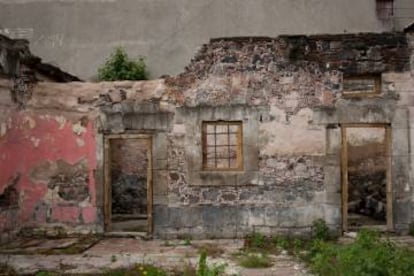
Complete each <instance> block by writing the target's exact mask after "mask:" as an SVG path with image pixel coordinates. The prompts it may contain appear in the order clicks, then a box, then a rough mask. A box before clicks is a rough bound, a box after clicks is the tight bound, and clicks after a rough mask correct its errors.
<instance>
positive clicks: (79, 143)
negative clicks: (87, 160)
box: [76, 137, 85, 147]
mask: <svg viewBox="0 0 414 276" xmlns="http://www.w3.org/2000/svg"><path fill="white" fill-rule="evenodd" d="M76 143H77V144H78V146H79V147H83V146H85V141H84V140H83V139H81V138H78V137H76Z"/></svg>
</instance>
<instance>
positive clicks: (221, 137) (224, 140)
mask: <svg viewBox="0 0 414 276" xmlns="http://www.w3.org/2000/svg"><path fill="white" fill-rule="evenodd" d="M228 144H229V136H228V135H227V134H217V135H216V145H220V146H223V145H228Z"/></svg>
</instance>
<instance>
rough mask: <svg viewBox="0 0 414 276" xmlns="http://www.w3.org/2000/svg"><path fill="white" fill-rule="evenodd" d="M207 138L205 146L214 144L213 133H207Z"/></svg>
mask: <svg viewBox="0 0 414 276" xmlns="http://www.w3.org/2000/svg"><path fill="white" fill-rule="evenodd" d="M206 136H207V139H206V145H207V146H214V145H215V144H216V142H215V139H216V137H215V135H214V134H207V135H206Z"/></svg>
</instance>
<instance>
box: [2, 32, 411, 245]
mask: <svg viewBox="0 0 414 276" xmlns="http://www.w3.org/2000/svg"><path fill="white" fill-rule="evenodd" d="M412 41H413V38H412V35H411V34H409V33H408V34H405V33H384V34H358V35H352V34H349V35H331V36H310V37H306V36H284V37H278V38H274V39H273V38H231V39H216V40H212V41H211V42H210V43H209V44H207V45H205V46H203V48H202V49H201V51H200V52H199V53H198V54H197V55H196V56H195V58H194V59H193V61H192V62H191V63H190V65H189V66H188V67H187V68H186V70H185V72H184V73H182V74H180V75H178V76H176V77H171V78H168V79H166V80H155V81H146V82H113V83H79V82H72V83H67V84H55V83H47V82H45V83H38V84H36V85H35V86H34V87H33V91H32V95H31V98H30V99H28V100H27V101H26V102H25V105H24V109H23V110H16V108H15V106H16V104H15V103H13V101H12V99H11V98H9V97H8V95H9V90H10V89H11V83H10V82H8V81H3V82H2V86H1V89H2V90H1V91H2V92H1V93H0V104H1V105H2V109H4V110H5V111H4V112H2V114H0V124H1V130H2V131H1V136H0V149H1V151H0V168H1V171H2V172H4V173H2V175H1V176H0V180H1V182H0V194H2V195H3V194H4V191H5V190H6V189H7V187H10V186H11V185H12V184H8V183H14V182H16V181H14V182H13V181H11V180H12V179H15V178H14V177H15V176H16V175H20V177H19V180H18V183H17V184H13V186H15V187H16V190H17V193H18V195H19V196H18V197H19V200H18V206H16V207H15V208H11V209H5V208H2V207H0V208H2V209H1V211H0V220H1V221H2V222H4V223H2V224H1V225H4V226H3V229H4V230H8V229H9V230H11V229H17V228H19V227H21V226H36V227H38V226H51V225H55V226H56V225H58V226H60V227H67V229H68V231H69V230H70V231H82V230H83V231H97V232H100V231H103V229H102V227H103V194H104V188H103V183H104V173H103V168H104V156H103V152H104V150H103V138H104V137H105V135H107V134H116V133H118V134H119V133H141V134H149V135H151V137H152V143H153V148H152V156H153V160H152V162H153V185H154V186H153V188H154V192H153V193H154V194H153V204H154V214H153V217H154V235H155V236H158V237H174V236H180V235H192V236H194V237H210V238H212V237H235V236H243V235H245V234H247V233H249V232H252V231H260V232H263V233H269V234H272V233H279V232H286V231H289V232H290V233H304V232H307V231H308V230H309V229H310V225H311V223H312V221H313V220H314V219H317V218H323V219H324V220H326V221H327V223H328V224H329V225H330V226H331V227H332V228H334V229H340V225H341V179H340V175H341V168H340V150H341V136H340V129H341V125H342V124H346V123H381V124H389V125H390V126H391V129H392V158H393V160H392V183H393V198H394V200H393V203H394V204H393V205H394V209H393V210H394V213H393V218H394V227H395V229H396V230H397V231H405V230H406V229H408V225H409V224H410V223H411V222H412V221H413V220H414V217H413V214H412V208H413V207H414V205H413V204H414V202H413V201H412V198H413V196H412V190H413V188H414V187H413V181H412V179H411V178H410V175H411V173H410V172H411V170H412V169H413V168H412V166H413V165H412V163H411V155H410V154H411V153H410V154H407V152H408V153H409V149H410V147H411V146H410V145H411V144H412V142H414V141H412V140H410V139H414V138H410V137H414V136H413V135H411V134H410V132H411V123H410V121H411V120H410V119H411V116H412V110H411V109H412V106H413V104H414V102H413V100H414V99H413V98H412V96H411V94H410V93H409V92H410V91H412V87H414V79H413V77H412V74H411V69H410V68H412V67H410V56H411V57H412V53H413V51H412V45H413V42H412ZM411 60H412V58H411ZM366 74H370V75H379V76H381V78H382V86H381V91H380V93H379V94H378V95H377V96H375V97H367V98H364V97H359V98H347V97H344V96H343V86H342V84H343V78H344V77H347V76H354V75H366ZM219 120H222V121H241V122H242V125H243V137H242V150H243V170H242V171H206V170H203V168H202V137H201V135H202V134H201V133H202V129H201V128H202V122H203V121H219ZM16 153H21V154H20V155H19V154H16ZM24 154H25V156H28V157H27V158H26V159H23V158H21V156H23V155H24ZM73 176H75V179H77V180H76V181H67V179H69V178H70V179H74V178H73ZM11 216H15V217H18V218H19V219H18V220H17V221H15V222H14V223H11V221H12V220H11V219H10V218H11Z"/></svg>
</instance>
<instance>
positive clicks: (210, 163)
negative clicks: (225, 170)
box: [205, 159, 216, 168]
mask: <svg viewBox="0 0 414 276" xmlns="http://www.w3.org/2000/svg"><path fill="white" fill-rule="evenodd" d="M205 167H206V168H215V167H216V160H215V159H207V160H206V164H205Z"/></svg>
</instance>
